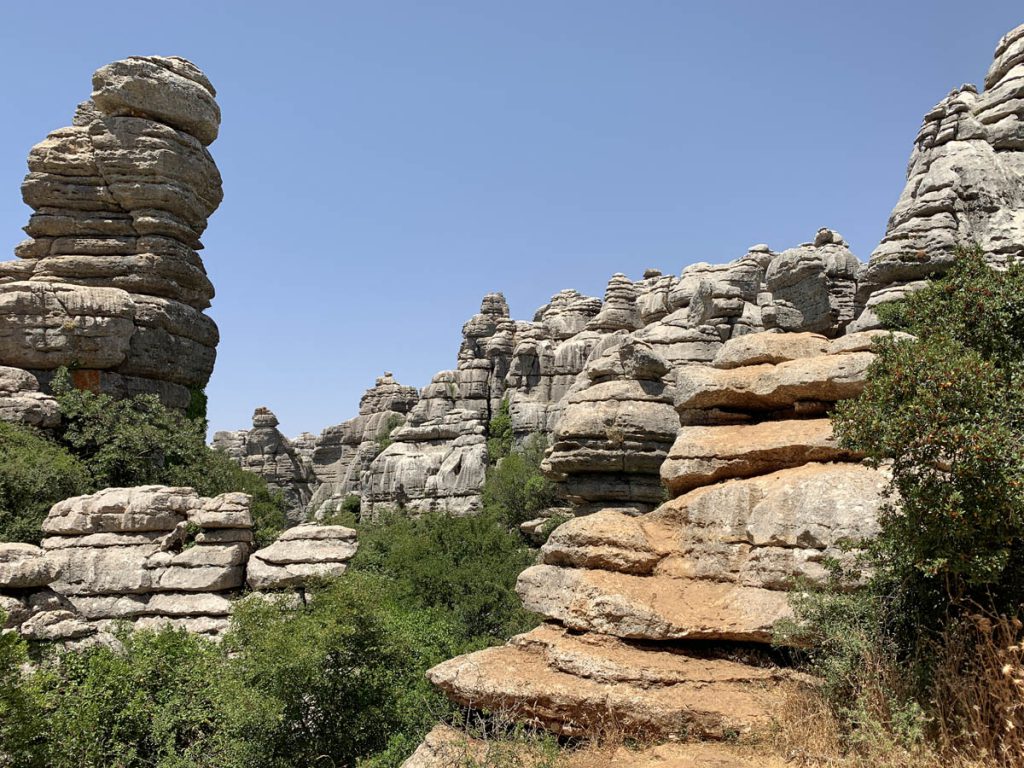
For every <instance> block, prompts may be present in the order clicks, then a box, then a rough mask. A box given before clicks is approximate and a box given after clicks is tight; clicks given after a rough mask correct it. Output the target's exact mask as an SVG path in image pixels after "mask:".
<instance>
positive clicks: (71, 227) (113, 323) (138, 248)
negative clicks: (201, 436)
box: [0, 56, 223, 408]
mask: <svg viewBox="0 0 1024 768" xmlns="http://www.w3.org/2000/svg"><path fill="white" fill-rule="evenodd" d="M215 95H216V94H215V91H214V89H213V86H212V85H211V84H210V82H209V80H208V79H207V78H206V76H205V75H204V74H203V73H202V72H201V71H200V70H199V69H198V68H197V67H195V65H193V64H191V63H190V62H188V61H186V60H185V59H180V58H177V57H160V56H137V57H131V58H129V59H125V60H123V61H117V62H114V63H112V64H109V65H107V66H105V67H102V68H100V69H99V70H97V72H96V74H95V75H94V77H93V95H92V99H91V100H90V101H88V102H85V103H84V104H82V105H81V106H79V108H78V110H77V112H76V114H75V118H74V120H73V123H72V125H70V126H68V127H65V128H59V129H57V130H56V131H53V132H52V133H51V134H50V135H49V136H47V137H46V139H44V140H43V141H42V142H40V143H39V144H37V145H36V146H35V147H33V148H32V151H31V152H30V154H29V158H28V166H29V173H28V175H27V176H26V177H25V181H24V183H23V184H22V197H23V198H24V200H25V202H26V203H27V204H28V205H29V206H30V207H31V208H32V209H33V213H32V216H31V218H30V219H29V223H28V225H27V226H26V227H25V231H26V233H27V234H28V235H29V239H28V240H26V241H25V242H23V243H21V244H20V245H19V246H18V247H17V248H16V249H15V255H16V256H18V257H19V259H18V260H17V261H13V262H4V263H0V363H2V364H4V365H7V366H13V367H17V368H22V369H26V370H28V371H30V372H32V373H33V374H35V375H37V377H38V378H39V379H40V381H41V382H42V383H44V384H45V383H48V381H49V377H50V375H52V371H53V370H54V369H56V368H58V367H60V366H74V367H75V368H76V375H77V376H78V380H77V381H76V382H75V383H76V384H77V385H79V386H87V387H89V388H91V389H98V390H102V391H107V392H111V393H113V394H116V395H119V396H125V395H131V394H136V393H139V392H152V393H156V394H158V395H159V396H160V397H161V398H162V399H163V400H164V402H165V403H166V404H168V405H171V406H174V407H180V408H184V407H186V406H187V405H188V403H189V399H190V390H192V389H201V388H202V387H204V386H205V385H206V383H207V381H208V380H209V377H210V373H211V372H212V370H213V363H214V358H215V356H216V346H217V341H218V333H217V327H216V325H215V324H214V323H213V321H212V320H211V319H210V318H209V317H207V316H206V315H205V314H204V313H203V310H204V309H206V308H207V307H209V306H210V301H211V299H212V298H213V293H214V291H213V286H212V285H211V283H210V281H209V279H208V278H207V276H206V270H205V268H204V266H203V262H202V260H201V259H200V258H199V254H198V251H199V249H201V248H202V244H201V243H200V240H199V238H200V236H201V235H202V233H203V231H204V230H205V229H206V224H207V220H208V218H209V217H210V215H211V214H212V213H213V212H214V211H215V210H216V209H217V206H218V205H220V202H221V199H222V197H223V193H222V189H221V178H220V173H219V172H218V170H217V166H216V165H215V164H214V162H213V158H212V157H211V156H210V153H209V152H208V151H207V145H209V144H210V143H211V142H212V141H213V140H214V139H215V138H216V137H217V131H218V127H219V124H220V110H219V108H218V107H217V103H216V101H215Z"/></svg>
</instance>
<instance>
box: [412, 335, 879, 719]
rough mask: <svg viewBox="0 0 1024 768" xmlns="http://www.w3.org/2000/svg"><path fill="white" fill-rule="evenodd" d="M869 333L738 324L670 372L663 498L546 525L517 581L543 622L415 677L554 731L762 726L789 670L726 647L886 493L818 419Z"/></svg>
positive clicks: (756, 630)
mask: <svg viewBox="0 0 1024 768" xmlns="http://www.w3.org/2000/svg"><path fill="white" fill-rule="evenodd" d="M872 338H873V334H862V335H853V336H846V337H841V338H839V339H834V340H829V339H827V338H825V337H824V336H821V335H818V334H810V333H802V334H786V333H758V334H749V335H742V336H737V337H735V338H733V339H731V340H729V341H727V342H725V343H724V344H723V345H722V346H721V348H720V349H719V351H718V353H717V354H716V356H715V358H714V360H713V361H712V364H711V365H705V364H701V363H695V364H691V365H689V366H684V367H682V368H680V369H679V370H678V372H677V376H676V384H675V386H674V387H673V389H672V393H673V403H672V405H673V409H674V410H673V416H674V417H675V419H676V425H677V426H676V435H675V442H674V444H673V445H672V447H671V449H670V450H668V452H667V459H666V460H665V461H664V463H662V464H661V467H660V469H661V476H662V478H663V479H664V481H665V486H666V488H667V491H668V493H669V494H670V495H671V496H672V497H674V498H672V499H671V500H670V501H668V502H665V503H664V504H662V505H661V506H659V507H658V508H657V509H655V510H654V511H652V512H649V513H647V514H643V515H639V516H638V515H636V514H635V510H630V509H623V508H621V507H616V506H609V507H606V508H604V509H601V510H599V511H597V512H594V513H593V514H590V515H588V516H585V517H577V518H575V519H573V520H570V521H568V522H567V523H565V524H563V525H562V526H560V527H559V528H557V529H556V530H555V531H554V533H553V534H552V535H551V537H550V538H549V540H548V542H547V543H546V544H545V545H544V546H543V547H542V549H541V558H540V563H539V564H537V565H535V566H533V567H531V568H528V569H527V570H525V571H524V572H523V573H522V574H521V575H520V577H519V582H518V585H517V591H518V592H519V595H520V597H521V598H522V600H523V605H524V607H526V608H527V609H528V610H531V611H534V612H536V613H539V614H541V615H542V616H544V617H545V619H546V623H545V624H543V625H542V626H541V627H540V628H538V629H537V630H534V631H533V632H531V633H528V634H526V635H522V636H519V637H517V638H514V639H513V640H512V641H511V642H510V643H509V644H508V645H506V646H503V647H499V648H492V649H488V650H486V651H481V652H478V653H474V654H469V655H467V656H463V657H459V658H456V659H453V660H451V661H448V662H445V663H443V664H441V665H439V666H438V667H435V668H434V669H432V670H431V671H430V672H429V673H428V674H429V677H430V679H431V680H432V681H433V682H434V683H435V684H437V685H438V686H440V687H441V688H442V689H443V690H444V691H445V692H446V693H448V695H449V696H450V697H451V698H453V699H454V700H455V701H457V702H459V703H461V704H463V705H467V706H472V707H479V708H486V709H494V708H500V709H502V710H503V711H505V712H511V713H512V714H513V716H516V717H519V718H522V719H529V720H531V721H534V722H536V723H538V724H540V725H543V726H544V727H547V728H549V729H551V730H554V731H556V732H559V733H579V732H592V731H594V730H595V729H598V728H600V727H602V726H606V725H608V724H610V723H615V724H616V725H617V726H619V727H624V728H626V729H627V730H628V731H635V732H640V733H643V734H645V735H647V736H656V737H680V736H688V737H694V736H702V737H710V738H720V737H722V736H723V735H724V734H726V733H741V734H742V733H746V732H749V731H751V730H754V729H757V728H759V727H761V726H763V725H764V724H766V723H767V722H768V721H769V720H770V718H771V714H772V711H773V708H774V707H776V706H777V705H778V703H779V701H780V696H781V695H782V694H783V693H784V691H785V689H786V688H787V686H788V684H789V681H790V680H791V679H792V675H791V674H790V673H788V672H787V671H785V670H783V669H778V668H775V667H773V666H771V665H767V666H765V665H752V664H748V663H745V662H743V661H742V660H738V659H737V650H738V648H739V647H738V646H737V645H736V643H743V644H744V645H743V646H740V647H749V644H755V645H756V644H768V643H770V642H771V641H772V638H773V626H774V625H775V624H776V623H777V622H778V621H779V620H781V619H783V618H786V617H788V616H789V615H790V608H789V590H790V589H791V588H792V587H793V585H794V584H795V583H797V582H798V581H799V580H802V579H807V580H811V581H816V580H821V579H823V578H825V576H826V570H825V565H824V564H825V561H826V560H827V559H828V558H833V557H836V558H842V557H846V556H848V555H846V554H845V548H844V547H845V544H846V543H850V542H852V543H856V542H857V541H860V540H863V539H864V538H865V537H868V536H870V535H872V534H873V533H874V531H875V529H876V521H877V514H878V510H879V508H880V506H881V505H882V504H883V503H884V501H885V498H886V488H887V482H888V481H887V478H886V476H885V475H884V473H882V472H880V471H877V470H874V469H870V468H868V467H866V466H864V465H863V464H861V463H859V462H858V461H857V457H856V456H854V455H851V454H849V453H848V452H846V451H844V450H843V449H842V448H840V447H839V446H838V445H837V444H836V442H835V440H834V439H833V436H832V435H831V432H830V430H829V428H828V421H827V419H826V418H825V416H826V414H827V412H828V411H829V410H830V408H831V407H832V406H833V404H834V403H835V402H836V401H837V400H841V399H845V398H848V397H853V396H855V395H857V394H858V393H859V391H860V390H861V389H862V387H863V384H864V381H865V375H866V370H867V366H868V365H869V363H870V361H871V359H872V357H873V355H872V353H871V352H870V347H871V342H872ZM556 451H557V443H556ZM694 641H700V642H694Z"/></svg>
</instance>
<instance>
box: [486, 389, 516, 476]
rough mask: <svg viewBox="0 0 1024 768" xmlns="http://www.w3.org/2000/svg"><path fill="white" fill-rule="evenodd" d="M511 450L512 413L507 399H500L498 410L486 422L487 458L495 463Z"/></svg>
mask: <svg viewBox="0 0 1024 768" xmlns="http://www.w3.org/2000/svg"><path fill="white" fill-rule="evenodd" d="M511 452H512V414H511V413H510V412H509V402H508V399H507V398H506V399H504V400H502V401H501V405H499V406H498V412H497V413H496V414H494V416H492V417H491V420H490V421H489V422H488V423H487V460H488V461H489V462H490V463H491V464H497V463H498V462H499V461H500V460H501V459H504V458H505V457H506V456H508V455H509V454H510V453H511Z"/></svg>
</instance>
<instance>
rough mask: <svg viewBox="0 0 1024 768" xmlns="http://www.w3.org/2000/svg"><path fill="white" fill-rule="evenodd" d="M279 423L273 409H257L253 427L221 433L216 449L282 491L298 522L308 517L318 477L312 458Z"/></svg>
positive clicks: (291, 514) (216, 440) (289, 508)
mask: <svg viewBox="0 0 1024 768" xmlns="http://www.w3.org/2000/svg"><path fill="white" fill-rule="evenodd" d="M279 423H280V422H278V420H277V416H275V415H274V413H273V412H272V411H271V410H270V409H269V408H262V407H261V408H257V409H256V411H255V412H254V413H253V415H252V429H250V430H242V431H238V432H217V433H216V434H215V435H214V436H213V448H214V449H216V450H221V451H224V452H225V453H226V454H228V455H229V456H230V457H231V458H233V459H234V460H235V461H236V462H238V463H239V464H240V465H241V467H242V469H245V470H248V471H249V472H253V473H255V474H257V475H260V476H261V477H263V478H264V479H265V480H266V481H267V484H268V485H270V486H271V487H272V488H276V489H277V490H280V491H281V492H282V493H283V495H284V499H285V503H286V504H287V505H288V512H287V515H288V519H289V520H291V521H292V522H295V523H298V522H301V521H303V520H305V519H306V505H307V504H308V503H309V500H310V498H311V497H312V495H313V491H312V488H313V485H314V484H315V480H316V479H315V476H314V474H313V467H312V465H311V464H310V462H309V460H308V459H306V458H305V457H303V456H302V455H301V454H300V453H299V451H298V450H297V449H296V447H295V446H294V445H293V444H292V442H291V441H290V440H289V439H288V438H286V437H285V436H284V435H283V434H281V432H280V430H278V428H277V427H278V424H279Z"/></svg>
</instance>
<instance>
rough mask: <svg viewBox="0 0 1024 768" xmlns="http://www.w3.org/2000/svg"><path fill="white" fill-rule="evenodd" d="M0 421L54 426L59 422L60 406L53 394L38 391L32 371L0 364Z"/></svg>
mask: <svg viewBox="0 0 1024 768" xmlns="http://www.w3.org/2000/svg"><path fill="white" fill-rule="evenodd" d="M0 421H7V422H12V423H14V424H22V425H23V426H26V427H36V428H38V429H44V430H45V429H53V428H54V427H56V426H57V425H58V424H59V423H60V409H59V408H58V406H57V401H56V400H55V399H54V398H53V397H51V396H50V395H47V394H44V393H42V392H40V391H39V381H38V380H37V379H36V377H35V376H33V375H32V374H31V373H29V372H28V371H23V370H21V369H20V368H9V367H7V366H2V365H0Z"/></svg>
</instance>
